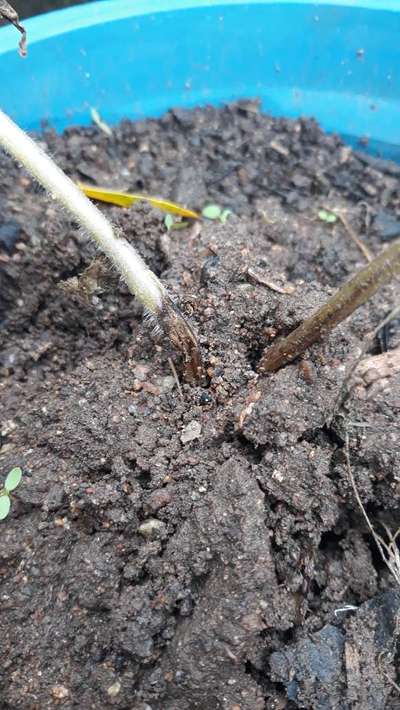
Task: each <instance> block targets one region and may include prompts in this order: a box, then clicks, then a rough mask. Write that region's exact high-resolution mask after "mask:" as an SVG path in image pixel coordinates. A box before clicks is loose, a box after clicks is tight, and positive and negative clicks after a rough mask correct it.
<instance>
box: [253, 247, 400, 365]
mask: <svg viewBox="0 0 400 710" xmlns="http://www.w3.org/2000/svg"><path fill="white" fill-rule="evenodd" d="M399 274H400V242H395V243H394V244H392V245H391V246H390V247H389V248H388V249H386V250H385V251H384V252H382V254H380V255H379V256H377V257H375V259H374V260H373V261H371V263H370V264H368V266H366V267H365V268H364V269H362V270H361V271H359V272H358V274H356V275H355V276H354V277H353V278H352V279H350V281H348V282H347V283H346V284H345V285H344V286H342V288H340V289H339V291H337V292H336V293H335V295H334V296H332V298H330V299H329V301H327V303H325V305H324V306H322V308H320V309H319V310H318V311H317V312H316V313H314V315H312V316H311V317H310V318H308V319H307V320H306V321H304V323H302V324H301V325H300V326H299V327H298V328H296V330H294V331H293V332H292V333H290V335H288V336H287V338H284V339H283V340H282V341H281V342H279V343H277V344H276V345H273V346H272V347H271V348H269V349H268V350H265V351H264V353H263V355H262V357H261V360H260V364H259V367H258V370H259V372H261V373H267V372H275V371H276V370H279V368H281V367H283V366H284V365H287V364H288V363H289V362H292V360H294V359H295V358H296V357H298V356H299V355H301V354H302V353H303V352H304V351H305V350H306V349H307V348H308V347H310V345H313V343H315V342H317V341H318V340H320V339H321V338H323V337H324V336H325V335H326V334H327V333H329V332H330V331H331V330H333V328H335V327H336V326H337V325H338V324H339V323H341V322H342V321H343V320H345V319H346V318H348V316H350V315H351V314H352V313H353V312H354V311H355V310H356V309H357V308H359V307H360V306H362V305H363V303H365V302H366V301H368V299H369V298H371V296H373V295H374V294H375V293H376V292H377V291H378V289H379V288H380V287H381V286H384V285H385V284H387V283H389V282H390V281H391V280H392V279H393V278H394V277H395V276H398V275H399Z"/></svg>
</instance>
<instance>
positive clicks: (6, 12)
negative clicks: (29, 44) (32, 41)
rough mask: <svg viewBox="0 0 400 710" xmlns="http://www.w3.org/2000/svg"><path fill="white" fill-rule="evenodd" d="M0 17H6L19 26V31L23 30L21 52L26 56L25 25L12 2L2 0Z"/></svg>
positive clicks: (20, 42)
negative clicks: (21, 23)
mask: <svg viewBox="0 0 400 710" xmlns="http://www.w3.org/2000/svg"><path fill="white" fill-rule="evenodd" d="M0 17H4V19H5V20H7V21H8V22H11V24H12V25H14V27H16V28H17V30H18V32H21V39H20V41H19V45H18V46H19V53H20V55H21V57H26V55H27V53H28V51H27V48H26V31H25V27H23V26H22V25H20V23H19V17H18V13H17V12H16V11H15V10H14V8H13V7H11V5H10V3H9V2H7V1H6V0H0Z"/></svg>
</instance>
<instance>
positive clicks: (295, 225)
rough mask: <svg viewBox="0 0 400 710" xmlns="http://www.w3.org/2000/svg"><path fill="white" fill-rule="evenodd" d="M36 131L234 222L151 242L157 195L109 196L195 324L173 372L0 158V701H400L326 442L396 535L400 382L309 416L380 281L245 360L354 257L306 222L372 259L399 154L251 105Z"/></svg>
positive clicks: (81, 704)
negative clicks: (128, 200)
mask: <svg viewBox="0 0 400 710" xmlns="http://www.w3.org/2000/svg"><path fill="white" fill-rule="evenodd" d="M38 138H39V140H40V141H41V142H42V143H43V144H44V146H45V147H46V149H47V150H49V151H50V152H51V154H52V155H53V156H54V157H55V159H56V161H57V162H58V163H59V164H60V165H61V166H62V167H63V168H64V169H65V170H66V171H67V172H68V174H69V175H71V176H72V177H73V178H74V179H76V180H84V181H85V182H88V181H91V182H92V183H93V184H98V185H103V186H106V185H107V186H109V187H110V188H116V189H124V190H126V191H134V192H137V191H143V192H147V193H149V194H159V195H162V196H163V197H165V198H169V199H173V200H176V201H178V202H182V203H184V204H186V205H187V206H188V207H191V208H193V209H198V210H201V209H202V208H203V207H204V205H205V204H206V203H208V204H210V203H211V204H218V205H221V206H222V207H223V208H227V209H230V210H232V212H233V213H234V214H233V215H231V216H230V217H229V218H228V220H227V221H226V222H225V224H220V223H216V222H204V223H201V225H200V229H199V228H198V227H197V228H196V229H192V230H190V229H189V230H183V231H178V232H172V233H171V232H168V233H167V230H166V227H165V225H164V221H163V216H162V215H161V214H159V213H157V212H155V211H153V210H151V209H150V208H147V207H144V206H140V207H132V208H131V209H129V210H121V209H120V208H118V207H113V206H106V205H103V206H102V207H101V209H103V210H104V212H105V213H106V214H107V215H108V216H109V217H110V218H111V220H112V221H113V222H114V223H115V224H116V225H118V226H119V227H120V228H121V229H123V231H124V233H125V235H126V238H127V239H128V240H130V241H132V243H134V244H135V246H137V248H138V249H139V251H140V253H141V254H142V256H143V257H144V258H145V259H146V260H147V262H148V263H149V265H150V266H151V267H152V268H153V269H154V270H155V271H156V273H157V274H158V275H160V276H161V277H162V279H163V280H164V282H165V283H166V285H167V287H168V288H169V291H170V293H171V295H172V296H173V297H174V298H176V299H177V301H179V302H180V305H181V307H182V308H183V311H184V313H185V315H186V316H187V318H188V319H189V320H190V322H191V323H192V324H193V326H194V327H195V329H196V332H197V333H198V335H199V339H200V344H201V347H202V351H203V357H204V363H205V367H206V370H207V382H206V383H205V384H204V385H203V386H190V385H188V384H184V383H179V382H178V384H179V387H178V386H177V379H176V371H175V370H174V368H172V369H171V359H170V355H171V353H170V351H169V349H168V346H167V344H166V343H165V342H164V341H159V340H157V337H156V336H154V335H153V334H152V332H151V328H148V327H146V326H145V325H143V323H142V314H141V312H140V309H139V308H138V306H137V304H135V302H134V300H133V299H132V297H131V296H130V294H129V293H128V291H127V288H126V287H125V286H124V284H123V283H121V282H119V281H118V280H117V278H116V276H115V274H113V273H110V272H109V271H108V270H107V268H106V266H105V264H104V262H102V261H101V260H100V261H99V260H98V259H97V261H96V258H97V257H96V251H95V247H94V246H93V245H91V244H88V243H87V241H86V239H85V237H84V235H82V234H81V233H80V232H79V229H78V228H77V225H76V224H74V223H73V222H71V221H70V220H68V218H67V217H66V216H65V215H64V214H63V213H61V212H60V211H59V210H58V209H57V207H56V206H55V205H54V204H53V202H52V201H51V199H49V198H48V197H47V196H46V195H45V194H44V193H43V192H42V191H41V190H40V189H39V188H38V187H37V185H35V184H34V182H33V181H32V180H31V178H30V177H28V176H27V175H26V174H24V173H23V172H22V171H21V170H20V169H19V168H18V167H17V166H16V165H15V164H14V163H13V161H12V160H11V159H10V158H8V157H7V156H5V155H2V156H1V163H0V208H1V209H0V284H1V287H0V338H1V349H0V376H1V384H0V387H1V390H0V392H1V422H0V425H1V440H0V445H1V448H0V462H1V471H2V472H4V475H6V473H7V472H8V471H9V470H10V469H11V468H12V467H14V466H21V467H22V469H23V472H24V476H23V479H22V482H21V484H20V486H19V488H18V490H17V491H15V496H14V500H13V510H12V513H11V515H10V517H9V518H8V519H7V520H6V521H5V522H4V523H2V527H1V537H0V569H1V578H2V583H1V619H2V625H1V631H2V634H1V637H2V642H1V652H0V653H1V665H0V668H1V671H0V692H1V708H4V710H11V709H13V710H14V708H24V710H28V709H29V710H46V709H47V708H57V707H60V708H66V709H68V710H70V709H71V710H72V709H73V708H85V709H88V710H89V709H90V710H108V708H110V709H111V708H120V709H121V710H192V709H193V710H195V709H196V708H198V709H199V710H205V709H206V708H207V710H266V709H270V708H271V709H272V708H273V709H274V710H278V709H279V710H284V709H287V710H290V709H293V708H306V709H308V710H337V709H339V708H340V709H341V710H342V709H343V710H346V709H347V708H350V707H351V708H363V710H382V708H395V707H397V706H398V703H399V702H400V701H399V696H398V688H397V689H396V684H397V686H398V684H399V678H398V676H397V675H396V674H398V667H399V664H398V649H399V646H398V633H399V618H400V590H398V589H396V586H395V583H394V580H393V579H392V578H391V576H390V574H389V572H388V570H387V569H386V567H385V565H384V563H383V561H382V560H381V559H380V557H379V555H378V553H377V550H376V547H375V546H374V543H373V541H372V539H371V536H370V534H369V530H368V528H367V525H366V523H365V521H364V518H363V517H362V514H361V512H360V510H359V508H358V506H357V502H356V501H355V499H354V495H353V491H352V489H351V486H350V484H349V480H348V477H347V473H346V459H345V452H344V442H345V432H346V431H348V432H349V436H350V456H351V462H352V467H353V475H354V479H355V481H356V484H357V487H358V490H359V494H360V497H361V500H362V501H363V504H364V506H365V508H366V510H367V512H368V514H369V515H370V516H371V520H372V522H373V524H374V526H375V527H378V528H379V526H380V525H381V524H384V525H386V526H387V527H388V528H389V529H391V530H392V531H395V530H396V529H397V528H398V527H399V521H400V479H399V461H400V437H399V424H398V422H399V413H400V374H399V372H398V371H397V372H395V371H394V372H393V373H391V372H389V376H387V372H386V374H385V377H384V379H383V380H382V381H381V385H379V382H376V380H374V383H373V389H372V386H370V383H369V381H368V380H365V379H362V378H359V379H358V380H356V381H355V383H354V385H353V386H352V387H351V389H350V392H349V395H348V397H347V400H346V402H345V405H344V407H342V409H341V410H340V412H338V413H337V414H336V416H335V417H334V418H333V420H332V422H331V423H330V424H327V422H328V421H330V417H331V413H332V409H333V407H334V405H335V402H336V399H337V397H338V393H339V391H340V387H341V384H342V382H343V380H344V378H345V376H346V372H347V371H348V369H349V368H350V367H351V365H352V364H353V363H354V361H355V360H356V359H357V357H358V355H359V353H360V352H361V348H362V346H363V343H364V342H365V338H366V337H368V334H369V333H372V332H373V331H374V329H376V328H377V326H378V324H379V322H380V321H381V320H383V318H384V317H385V316H386V315H387V313H388V312H389V311H390V310H391V309H393V308H394V306H395V304H396V302H398V298H399V288H398V284H396V283H395V284H392V285H390V286H385V287H384V288H383V289H382V290H381V291H380V292H378V294H377V295H375V296H374V298H373V299H372V300H371V301H370V302H368V303H367V304H366V305H364V306H363V307H362V308H361V309H359V310H358V311H356V312H355V313H354V314H353V315H352V316H351V318H349V319H348V320H347V321H345V322H344V323H342V324H340V326H338V327H337V328H336V329H335V330H334V331H333V332H331V333H330V334H329V335H327V337H326V338H325V339H324V340H323V341H321V342H319V343H317V344H315V345H313V346H312V347H311V348H310V349H309V350H308V351H307V352H306V354H305V355H304V356H303V357H302V358H301V359H300V360H298V361H295V362H294V363H292V364H290V365H288V366H287V367H285V368H283V369H282V370H280V371H279V372H277V373H274V374H273V375H270V376H265V377H261V376H260V375H257V374H256V371H257V366H258V363H259V359H260V356H261V353H262V351H263V349H264V348H265V347H266V346H268V345H270V344H272V343H274V342H275V341H276V339H277V338H279V337H282V336H285V335H287V334H288V333H289V332H290V331H291V330H292V329H293V328H295V327H296V326H298V325H299V324H300V323H301V322H302V321H303V320H304V318H306V317H308V316H309V315H310V314H311V313H312V312H313V311H314V310H315V309H316V308H317V307H318V306H320V305H322V304H323V303H324V302H325V301H326V300H327V298H329V296H330V295H332V293H333V292H334V290H335V289H336V288H337V287H338V286H339V285H341V284H342V283H343V282H344V281H345V280H346V279H348V278H350V276H351V275H353V273H354V271H355V270H356V269H359V268H361V267H362V266H363V265H364V264H365V256H364V255H363V253H362V252H361V251H360V250H359V248H358V247H357V244H355V243H354V241H353V240H352V239H350V238H349V234H348V232H347V231H346V229H345V228H344V226H343V223H342V221H341V220H337V221H336V222H335V223H333V224H329V223H326V222H324V221H322V220H321V219H319V217H318V212H319V211H320V210H321V209H324V210H327V209H328V210H331V211H332V212H335V213H337V212H338V211H341V213H342V214H344V215H345V218H346V221H347V223H348V224H350V225H351V227H352V229H353V230H354V232H355V233H356V234H357V235H358V236H359V237H360V239H361V240H362V242H363V243H364V244H365V246H366V247H367V248H368V250H369V251H370V252H371V253H372V254H377V253H379V251H380V250H381V249H382V248H383V245H384V243H387V241H390V240H391V239H393V238H396V236H397V235H398V232H397V230H396V229H395V228H394V225H395V224H397V223H399V222H400V190H399V186H400V183H399V177H400V166H398V165H395V164H393V163H390V162H385V161H382V160H380V159H376V158H372V157H370V156H368V155H366V154H363V153H358V152H357V151H356V152H354V151H352V150H351V149H350V148H348V147H347V146H345V145H343V144H342V143H341V141H340V139H339V138H338V137H337V136H334V135H326V134H325V133H323V131H322V130H321V129H320V128H319V127H318V125H317V124H316V123H315V122H314V121H312V120H305V119H301V120H283V119H273V118H271V117H270V116H267V115H263V114H262V113H261V112H260V110H259V106H258V104H257V102H255V101H242V102H239V103H236V104H233V105H228V106H225V107H223V108H220V109H216V108H210V107H207V108H204V109H196V110H194V111H186V110H183V109H176V110H172V111H170V112H169V113H167V114H166V115H165V116H163V117H162V118H161V119H159V120H146V121H143V122H136V123H132V122H130V121H128V120H126V121H122V122H121V123H120V124H119V125H118V126H116V127H113V131H112V136H108V135H106V134H105V133H104V132H102V131H101V130H99V129H98V127H96V126H94V127H90V128H69V129H67V130H66V131H65V132H64V134H63V135H56V134H55V133H54V132H53V131H52V130H50V129H48V130H46V131H45V132H44V133H43V134H41V135H40V136H39V137H38ZM82 274H83V277H82ZM254 274H256V275H257V278H254ZM271 283H272V284H273V285H275V286H277V288H271V287H270V284H271ZM395 329H396V324H395V322H394V323H393V325H392V329H391V331H390V336H388V337H387V338H386V340H385V352H386V350H387V351H388V352H390V349H391V347H392V344H393V343H394V344H395V345H394V347H397V345H396V343H397V341H398V339H397V341H396V333H395ZM388 333H389V331H388ZM381 350H382V349H381V347H380V342H379V341H378V340H376V341H375V342H373V343H372V345H371V349H370V350H369V352H368V353H367V354H366V356H367V357H368V358H372V357H373V356H374V355H376V356H380V355H379V353H381ZM178 367H179V364H177V368H178ZM178 377H179V369H178ZM396 654H397V655H396Z"/></svg>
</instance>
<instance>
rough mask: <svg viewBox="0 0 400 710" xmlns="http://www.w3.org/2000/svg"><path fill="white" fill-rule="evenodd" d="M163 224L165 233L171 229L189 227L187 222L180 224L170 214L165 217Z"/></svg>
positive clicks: (183, 221)
mask: <svg viewBox="0 0 400 710" xmlns="http://www.w3.org/2000/svg"><path fill="white" fill-rule="evenodd" d="M164 224H165V226H166V228H167V232H171V231H172V230H173V229H175V230H176V229H186V227H189V226H190V225H189V222H186V221H185V220H182V221H180V222H177V221H175V219H174V218H173V216H172V214H167V215H165V217H164Z"/></svg>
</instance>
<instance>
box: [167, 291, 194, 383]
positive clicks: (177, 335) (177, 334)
mask: <svg viewBox="0 0 400 710" xmlns="http://www.w3.org/2000/svg"><path fill="white" fill-rule="evenodd" d="M160 319H161V323H162V327H163V329H164V331H165V333H166V334H167V336H168V337H169V339H170V341H171V343H172V345H173V346H174V347H175V348H176V349H177V350H178V351H179V352H180V353H181V354H182V356H183V374H184V378H185V379H186V380H187V381H188V382H199V381H201V380H202V378H203V376H204V368H203V364H202V360H201V354H200V349H199V344H198V341H197V337H196V335H195V333H194V332H193V330H192V328H191V326H190V325H189V323H188V321H187V320H186V319H185V318H184V317H183V315H182V314H181V312H180V311H179V309H178V308H177V306H176V305H175V304H174V303H173V301H172V300H171V299H170V298H169V296H167V297H166V299H165V300H164V304H163V311H162V313H161V316H160Z"/></svg>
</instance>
